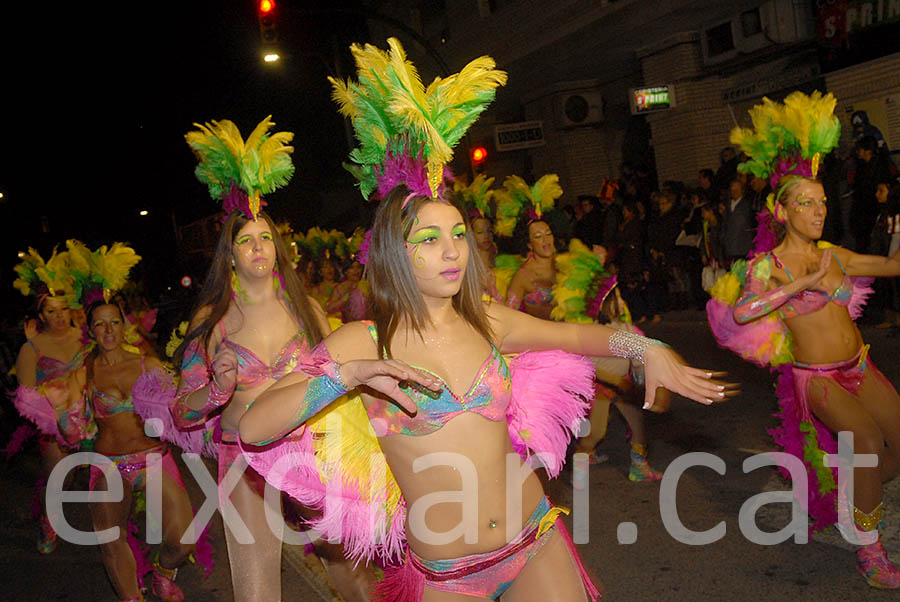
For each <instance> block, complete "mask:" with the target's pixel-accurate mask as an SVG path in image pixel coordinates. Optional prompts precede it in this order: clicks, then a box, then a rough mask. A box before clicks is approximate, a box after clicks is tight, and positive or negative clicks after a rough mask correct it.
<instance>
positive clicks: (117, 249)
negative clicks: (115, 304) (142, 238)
mask: <svg viewBox="0 0 900 602" xmlns="http://www.w3.org/2000/svg"><path fill="white" fill-rule="evenodd" d="M66 247H67V248H68V253H69V274H70V275H71V278H72V289H73V293H74V298H75V305H74V306H75V307H87V306H88V305H90V304H91V303H94V302H96V301H100V300H103V301H105V302H107V303H108V302H109V299H110V297H112V295H113V294H114V293H115V292H117V291H119V290H120V289H121V288H122V287H123V286H125V284H126V283H127V282H128V273H129V272H130V271H131V268H133V267H134V266H135V265H137V263H138V262H139V261H140V260H141V257H140V255H138V254H137V253H135V252H134V249H132V248H131V247H129V246H128V245H127V244H125V243H122V242H115V243H113V244H112V245H110V246H109V247H107V246H106V245H103V246H101V247H100V248H99V249H97V250H96V251H91V250H90V249H88V248H87V247H86V246H85V245H84V243H82V242H81V241H79V240H74V239H70V240H67V241H66Z"/></svg>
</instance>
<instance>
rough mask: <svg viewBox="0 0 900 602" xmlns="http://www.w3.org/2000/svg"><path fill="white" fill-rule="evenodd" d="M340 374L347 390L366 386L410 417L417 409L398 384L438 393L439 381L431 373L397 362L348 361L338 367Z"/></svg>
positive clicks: (439, 388)
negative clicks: (381, 394)
mask: <svg viewBox="0 0 900 602" xmlns="http://www.w3.org/2000/svg"><path fill="white" fill-rule="evenodd" d="M340 372H341V380H342V381H343V383H344V386H345V387H346V388H347V390H348V391H349V390H352V389H355V388H357V387H359V386H366V387H369V388H370V389H374V390H375V391H378V392H379V393H383V394H385V395H387V396H388V398H390V399H391V400H393V401H394V403H396V404H397V405H398V406H400V407H401V408H403V409H404V410H406V411H407V412H409V413H410V414H415V413H416V412H417V411H418V407H417V406H416V403H415V402H414V401H413V400H412V398H410V396H409V395H407V394H406V393H404V392H403V390H402V389H401V388H400V385H401V383H403V384H404V385H405V384H407V383H408V384H409V385H411V386H415V385H419V386H421V387H425V388H427V389H430V390H432V391H440V390H441V381H440V380H439V379H438V378H437V377H435V376H434V375H433V374H430V373H428V372H425V371H424V370H418V369H416V368H413V367H411V366H410V365H408V364H406V363H404V362H401V361H398V360H352V361H349V362H347V363H345V364H341V369H340Z"/></svg>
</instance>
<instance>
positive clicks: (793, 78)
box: [370, 0, 900, 202]
mask: <svg viewBox="0 0 900 602" xmlns="http://www.w3.org/2000/svg"><path fill="white" fill-rule="evenodd" d="M378 10H379V11H381V12H382V13H383V14H387V15H390V16H391V17H392V18H394V19H397V20H398V21H402V22H403V23H405V24H406V25H407V26H408V28H409V29H410V30H413V31H415V32H416V33H417V35H415V36H404V35H403V34H400V35H398V34H397V31H396V29H392V28H390V27H389V25H385V24H384V23H383V22H370V33H371V41H373V42H374V43H377V44H383V39H384V38H386V37H388V36H390V35H398V37H399V38H400V39H401V41H402V42H403V43H404V46H405V47H406V48H407V50H408V52H409V54H410V56H411V58H412V60H413V61H415V62H416V64H417V65H418V66H419V69H420V72H421V74H422V77H423V79H424V80H426V81H428V80H430V79H431V78H432V77H434V76H436V75H443V74H446V73H452V72H456V71H457V70H458V69H460V68H461V67H462V66H463V65H464V64H465V63H466V62H468V61H469V60H471V59H473V58H475V57H477V56H480V55H484V54H487V55H490V56H492V57H494V59H495V60H496V61H497V64H498V68H500V69H503V70H505V71H507V72H508V73H509V83H508V84H507V86H505V87H504V88H502V89H501V90H500V91H498V94H497V100H496V101H495V103H494V105H493V106H492V107H491V108H490V109H489V110H488V111H487V112H485V114H484V115H483V116H482V118H481V119H480V120H479V122H478V123H477V124H476V125H475V126H474V127H473V128H472V130H471V133H470V134H469V136H468V137H467V138H468V139H467V141H465V142H464V143H463V144H461V145H460V148H459V150H458V152H457V160H456V165H455V167H456V170H457V172H460V173H465V172H467V171H470V168H471V166H470V165H469V164H467V161H466V157H467V151H468V149H469V148H471V147H474V146H483V147H484V148H486V149H487V150H488V158H487V160H486V161H485V162H484V163H483V170H484V171H485V172H486V173H488V175H494V176H497V177H498V178H500V179H502V178H503V177H505V176H506V175H508V174H518V175H521V176H523V177H525V178H526V179H534V178H537V177H540V176H541V175H543V174H544V173H557V174H559V176H560V182H561V184H562V186H563V188H564V190H565V191H566V195H565V197H564V202H571V201H573V200H574V199H575V198H576V197H577V196H578V195H580V194H595V193H596V192H597V191H598V190H599V188H600V185H601V182H602V181H603V179H604V178H605V177H618V176H619V175H620V174H621V172H622V170H623V167H624V168H626V169H627V168H634V167H636V166H637V165H641V164H643V165H645V166H647V167H649V168H650V169H651V170H652V171H653V172H655V174H656V177H657V181H658V182H660V183H662V182H664V181H666V180H678V181H682V182H685V183H687V184H694V183H695V182H696V178H697V172H698V170H700V169H702V168H711V169H713V170H715V169H716V168H717V167H718V166H719V156H720V151H721V150H722V149H723V147H725V146H728V145H729V141H728V137H729V132H730V130H731V129H732V128H733V127H735V125H744V126H746V125H749V118H748V117H747V109H748V108H750V107H751V106H753V105H754V104H757V103H759V102H760V101H761V100H762V98H763V97H764V96H768V97H769V98H772V99H774V100H781V99H782V98H783V97H784V96H785V95H787V94H788V93H789V92H791V91H793V90H797V89H800V90H804V91H806V92H811V91H813V90H822V91H831V92H834V94H835V96H837V97H838V99H839V104H838V109H837V110H838V115H839V116H840V118H841V120H842V124H843V125H844V136H843V137H842V146H843V147H844V148H845V150H846V149H847V148H849V146H850V145H851V144H852V135H851V127H850V118H851V116H852V115H853V114H854V112H856V111H859V110H865V111H866V112H867V115H868V118H869V119H870V121H872V123H874V124H876V125H877V126H878V127H879V129H881V130H882V131H883V133H884V138H885V139H886V141H887V143H888V144H889V145H890V146H891V148H892V149H893V148H897V149H900V47H898V46H897V45H898V42H900V31H898V29H900V27H898V24H900V0H730V1H728V2H722V1H718V0H716V1H714V0H660V1H653V2H651V1H648V0H594V1H588V0H388V1H385V2H383V3H380V5H379V9H378ZM648 88H649V90H647V89H648ZM641 89H644V90H643V92H644V94H639V95H638V96H637V97H636V96H635V91H638V92H641ZM648 99H649V100H650V101H651V102H649V103H648V102H646V101H647V100H648Z"/></svg>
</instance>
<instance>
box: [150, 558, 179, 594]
mask: <svg viewBox="0 0 900 602" xmlns="http://www.w3.org/2000/svg"><path fill="white" fill-rule="evenodd" d="M176 574H178V569H167V568H163V567H161V566H159V563H158V562H154V563H153V583H152V587H153V595H154V596H156V597H157V598H159V599H160V600H165V601H166V602H182V600H184V592H182V591H181V588H179V587H178V586H177V585H175V575H176Z"/></svg>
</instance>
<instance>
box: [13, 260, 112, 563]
mask: <svg viewBox="0 0 900 602" xmlns="http://www.w3.org/2000/svg"><path fill="white" fill-rule="evenodd" d="M67 261H68V253H67V252H62V253H56V251H54V252H53V256H52V257H51V258H50V259H49V260H48V261H47V262H46V263H45V262H44V260H43V259H42V258H41V257H40V255H39V254H38V253H37V252H36V251H35V250H34V249H29V250H28V255H27V256H26V258H25V260H24V261H23V262H22V263H21V264H19V265H18V266H16V273H17V274H18V276H19V277H18V278H17V279H16V281H15V283H14V286H15V287H16V288H17V289H19V291H21V292H22V294H24V295H32V296H34V297H35V308H36V310H37V314H38V318H39V326H38V333H37V334H36V335H35V336H34V337H33V338H31V339H29V340H28V341H27V342H26V343H25V344H24V345H22V348H21V349H20V350H19V356H18V359H17V360H16V378H17V379H18V381H19V388H18V389H17V390H16V396H15V398H14V402H15V405H16V408H17V409H18V410H19V412H20V413H21V414H22V415H23V416H25V417H27V418H29V419H30V420H32V421H33V422H35V423H36V424H37V425H38V428H39V430H40V431H41V436H40V453H41V469H42V472H43V474H44V479H43V481H44V482H46V478H47V477H49V475H50V473H51V472H52V471H53V468H54V467H55V466H56V465H57V463H58V462H59V461H60V460H62V459H63V458H64V457H65V456H66V454H67V453H69V451H70V450H72V449H77V448H78V446H79V444H80V442H81V441H82V440H88V439H92V438H93V437H94V435H95V434H96V425H95V424H94V423H93V421H92V420H91V417H90V415H89V413H88V408H87V406H86V405H85V402H84V399H83V398H82V399H79V400H74V401H73V403H71V404H68V403H66V404H64V406H63V407H56V404H54V403H53V402H52V401H51V399H50V398H48V397H47V392H48V390H49V389H52V388H57V389H60V390H63V391H65V390H68V387H69V379H70V378H71V377H72V375H73V374H74V373H76V372H77V371H78V370H79V369H81V367H82V365H83V363H84V356H85V353H86V352H87V347H86V346H85V344H84V342H83V341H82V333H81V329H80V328H78V327H76V326H74V325H73V324H72V313H71V305H72V304H73V303H74V300H73V295H72V283H71V279H70V278H69V276H68V272H67ZM54 398H55V397H54ZM72 474H73V473H70V474H69V475H68V477H67V482H68V481H69V480H71V478H72V477H71V475H72ZM42 486H43V485H42ZM41 511H42V512H41V518H40V525H41V535H40V538H39V539H38V542H37V549H38V551H39V552H40V553H41V554H49V553H51V552H52V551H53V550H55V549H56V531H55V530H54V529H53V527H52V526H51V524H50V519H49V517H48V515H47V508H46V499H45V495H44V492H43V491H42V492H41Z"/></svg>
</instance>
